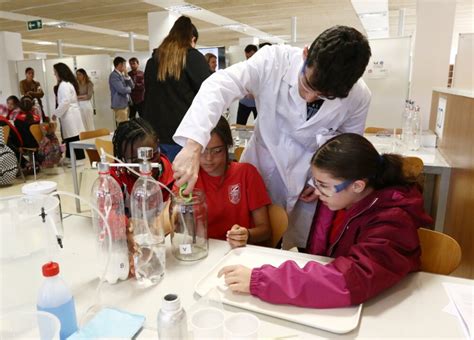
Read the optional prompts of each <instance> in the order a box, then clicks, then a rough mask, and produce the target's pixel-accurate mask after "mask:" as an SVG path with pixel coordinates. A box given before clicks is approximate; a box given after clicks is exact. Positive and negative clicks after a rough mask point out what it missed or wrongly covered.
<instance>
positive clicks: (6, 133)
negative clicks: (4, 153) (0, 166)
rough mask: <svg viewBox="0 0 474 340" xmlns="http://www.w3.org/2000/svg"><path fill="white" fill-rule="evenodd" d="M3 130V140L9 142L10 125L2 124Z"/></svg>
mask: <svg viewBox="0 0 474 340" xmlns="http://www.w3.org/2000/svg"><path fill="white" fill-rule="evenodd" d="M2 130H3V142H4V143H5V144H8V137H9V136H10V127H9V126H8V125H4V126H2Z"/></svg>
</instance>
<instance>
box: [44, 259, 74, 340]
mask: <svg viewBox="0 0 474 340" xmlns="http://www.w3.org/2000/svg"><path fill="white" fill-rule="evenodd" d="M42 270H43V276H44V277H45V280H44V282H43V284H42V286H41V288H40V290H39V293H38V302H37V309H38V311H43V312H48V313H51V314H53V315H55V316H56V317H57V318H58V319H59V321H60V323H61V331H60V333H59V335H60V338H61V340H63V339H67V337H69V336H70V335H71V334H73V333H74V332H75V331H77V318H76V307H75V304H74V297H73V296H72V294H71V291H70V290H69V288H68V287H67V286H66V283H65V282H64V281H63V279H62V278H61V277H60V276H59V265H58V264H57V263H56V262H49V263H46V264H45V265H43V268H42Z"/></svg>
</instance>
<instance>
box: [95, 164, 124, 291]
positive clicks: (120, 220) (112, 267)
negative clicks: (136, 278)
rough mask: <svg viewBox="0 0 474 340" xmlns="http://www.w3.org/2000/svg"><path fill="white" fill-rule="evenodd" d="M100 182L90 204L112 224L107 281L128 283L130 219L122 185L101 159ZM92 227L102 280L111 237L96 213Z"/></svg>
mask: <svg viewBox="0 0 474 340" xmlns="http://www.w3.org/2000/svg"><path fill="white" fill-rule="evenodd" d="M98 167H99V178H97V179H96V181H95V182H94V185H93V186H92V191H91V202H92V204H94V205H95V207H96V208H97V209H98V210H99V211H100V212H101V213H102V214H103V215H104V217H105V218H106V220H107V221H108V223H109V227H110V232H111V235H112V238H111V241H112V249H111V253H110V261H109V264H108V266H107V271H106V273H105V278H104V279H105V281H107V282H108V283H111V284H114V283H117V281H118V280H126V279H127V278H128V273H129V269H130V266H129V262H128V247H127V234H126V228H127V219H126V216H125V209H124V203H123V194H122V190H121V189H120V185H119V184H118V183H117V181H116V180H115V179H114V178H113V177H112V176H111V175H110V166H109V164H108V163H107V161H106V159H105V155H102V156H101V161H100V163H99V165H98ZM92 223H93V225H94V230H95V232H96V244H97V256H98V261H97V264H98V274H99V277H101V276H102V274H103V271H104V268H105V265H106V261H107V256H108V253H109V234H108V232H107V226H106V224H105V223H104V221H103V220H102V218H100V216H99V215H98V214H97V212H96V211H95V210H93V212H92Z"/></svg>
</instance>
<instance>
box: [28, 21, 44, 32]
mask: <svg viewBox="0 0 474 340" xmlns="http://www.w3.org/2000/svg"><path fill="white" fill-rule="evenodd" d="M26 27H27V28H28V31H34V30H41V29H43V21H41V19H38V20H31V21H28V22H27V23H26Z"/></svg>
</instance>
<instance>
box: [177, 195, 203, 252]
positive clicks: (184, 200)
mask: <svg viewBox="0 0 474 340" xmlns="http://www.w3.org/2000/svg"><path fill="white" fill-rule="evenodd" d="M170 210H171V213H170V216H171V245H172V252H173V255H174V256H175V257H176V258H177V259H178V260H182V261H195V260H199V259H202V258H204V257H206V256H207V254H208V251H209V242H208V237H207V205H206V199H205V195H204V192H203V191H201V190H198V189H194V191H193V193H192V194H191V195H189V196H185V197H183V196H181V195H180V194H179V193H176V194H175V195H174V196H173V198H172V201H171V206H170Z"/></svg>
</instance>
